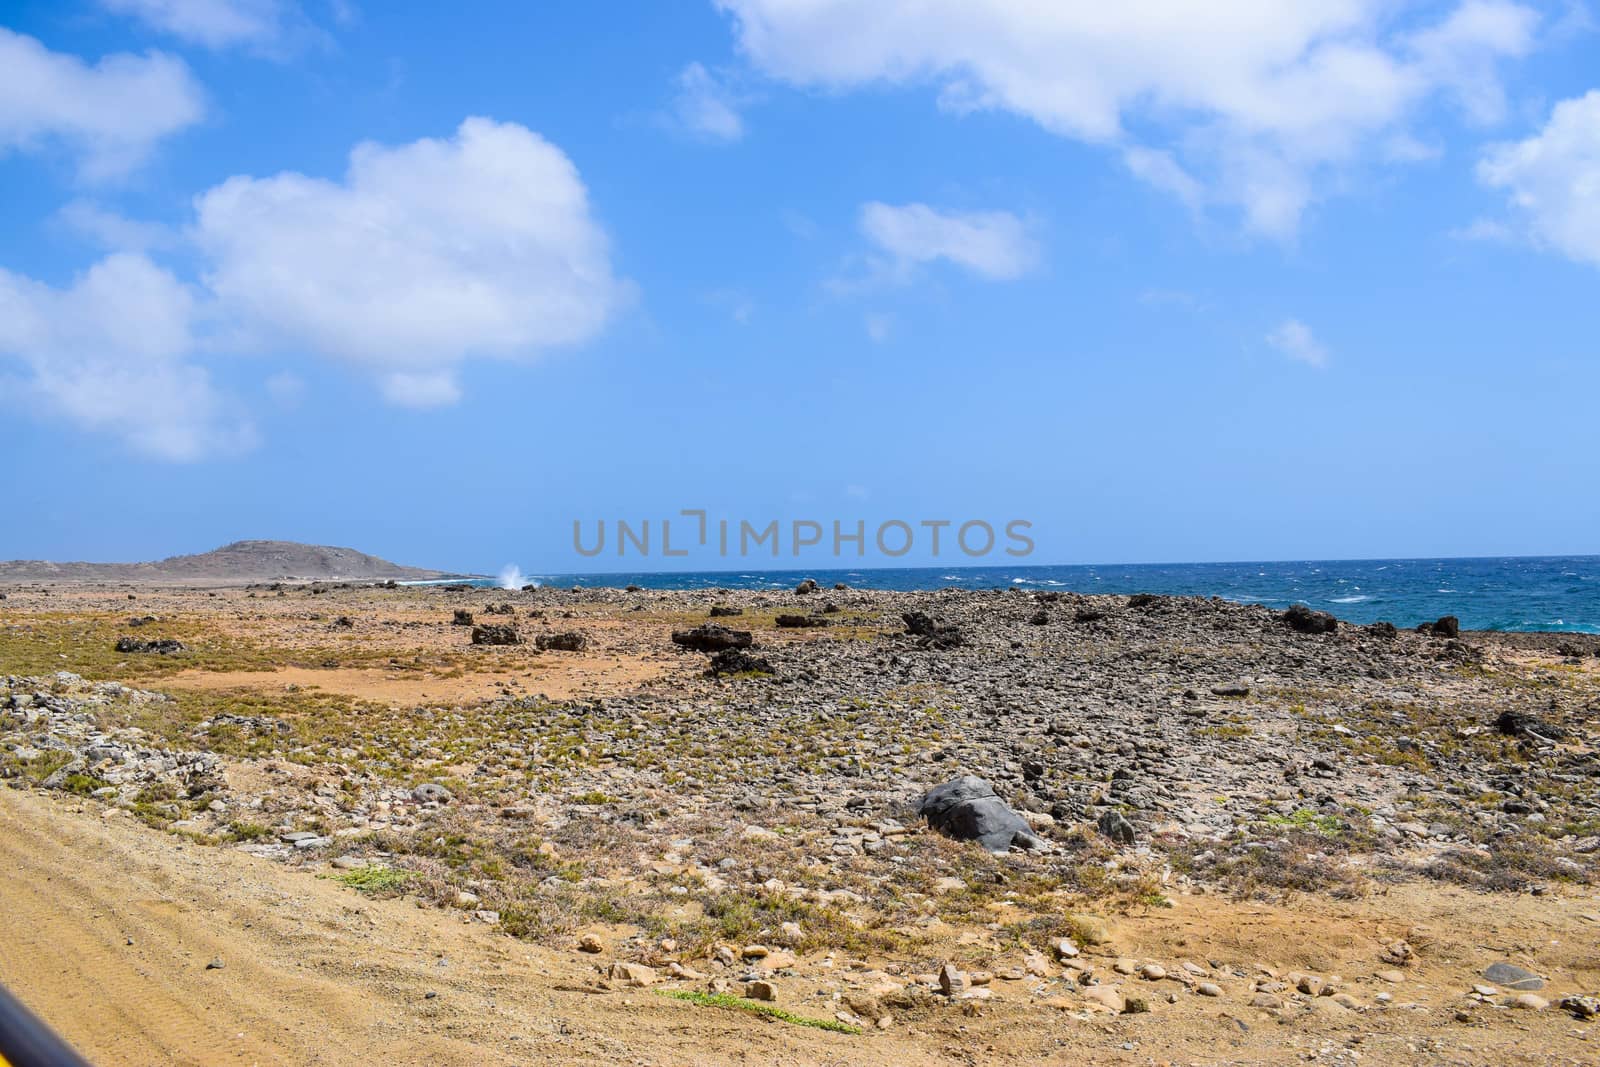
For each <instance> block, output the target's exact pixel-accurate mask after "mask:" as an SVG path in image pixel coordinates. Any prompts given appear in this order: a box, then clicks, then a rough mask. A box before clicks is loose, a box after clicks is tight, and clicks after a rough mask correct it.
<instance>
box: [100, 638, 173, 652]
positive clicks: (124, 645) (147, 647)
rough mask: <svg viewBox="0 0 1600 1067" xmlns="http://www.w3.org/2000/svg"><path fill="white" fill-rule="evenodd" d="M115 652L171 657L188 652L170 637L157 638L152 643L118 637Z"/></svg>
mask: <svg viewBox="0 0 1600 1067" xmlns="http://www.w3.org/2000/svg"><path fill="white" fill-rule="evenodd" d="M116 650H117V651H118V652H128V653H136V654H145V653H153V654H154V655H158V656H171V655H174V654H175V653H178V652H185V651H188V649H187V647H186V646H185V645H184V643H183V642H182V641H179V640H177V639H176V638H172V637H158V638H156V639H155V640H153V641H141V640H139V639H138V638H137V637H119V638H117V646H116Z"/></svg>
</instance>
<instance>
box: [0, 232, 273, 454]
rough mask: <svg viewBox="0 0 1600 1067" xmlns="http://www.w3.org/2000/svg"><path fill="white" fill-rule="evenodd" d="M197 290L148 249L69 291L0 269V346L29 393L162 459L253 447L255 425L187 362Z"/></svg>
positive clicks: (111, 263) (95, 271)
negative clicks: (21, 369) (19, 367)
mask: <svg viewBox="0 0 1600 1067" xmlns="http://www.w3.org/2000/svg"><path fill="white" fill-rule="evenodd" d="M194 304H195V296H194V294H193V293H192V292H191V291H190V290H189V289H188V288H187V287H186V286H184V285H183V284H182V283H180V282H179V281H178V280H177V279H176V278H174V277H173V276H172V275H171V274H169V273H167V272H166V271H164V270H162V269H161V268H159V267H157V266H156V265H155V264H153V263H151V262H150V260H148V259H146V258H145V257H144V256H141V255H135V254H131V253H117V254H114V255H111V256H107V257H106V258H105V259H103V260H101V261H100V262H99V263H97V264H95V266H94V267H92V268H91V269H90V270H89V271H88V272H87V273H85V274H84V275H83V276H82V277H80V278H78V279H77V280H76V281H74V282H73V284H72V285H71V286H70V287H69V288H67V289H54V288H51V287H49V286H46V285H42V284H40V283H38V282H36V281H33V280H31V279H28V278H23V277H20V276H18V275H15V274H12V273H10V272H8V271H4V270H0V353H4V354H8V355H11V356H14V357H17V358H19V359H20V360H21V361H22V363H23V364H24V365H25V366H26V368H27V369H28V371H29V372H30V377H28V378H27V379H26V383H25V386H24V389H25V392H26V395H27V396H28V397H29V398H31V399H34V400H36V401H37V402H38V403H39V404H41V405H42V406H43V407H44V408H45V409H47V410H49V411H51V412H53V413H55V414H58V415H61V416H63V417H65V418H67V419H69V420H71V421H73V422H75V423H77V424H79V425H81V426H83V427H85V428H86V429H90V430H94V431H98V432H103V433H109V434H113V435H115V436H117V437H119V438H121V439H122V440H124V441H126V442H127V443H128V444H129V445H131V446H132V447H133V448H134V449H135V450H136V451H139V452H141V453H144V454H146V455H149V456H154V457H156V458H160V459H171V460H193V459H199V458H201V457H203V456H206V455H209V454H215V453H231V452H236V451H240V450H242V449H245V448H249V447H250V446H251V445H252V444H253V443H254V441H255V431H254V429H253V428H252V426H251V425H250V424H249V422H248V421H247V420H244V419H243V418H241V417H240V416H239V415H238V413H237V412H236V411H234V410H233V409H232V408H231V406H230V404H229V403H228V401H227V400H226V399H225V398H224V397H223V396H221V395H220V394H219V393H218V392H217V391H216V390H215V389H214V388H213V387H212V385H211V382H210V378H209V376H208V375H207V373H206V371H205V369H204V368H202V367H200V366H197V365H196V364H194V363H192V362H190V361H189V356H190V354H191V352H192V351H193V348H194V338H193V336H192V333H191V327H192V320H193V318H194Z"/></svg>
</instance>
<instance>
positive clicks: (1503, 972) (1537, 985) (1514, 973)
mask: <svg viewBox="0 0 1600 1067" xmlns="http://www.w3.org/2000/svg"><path fill="white" fill-rule="evenodd" d="M1483 976H1484V977H1485V978H1487V979H1488V980H1489V981H1491V982H1493V983H1495V984H1496V985H1500V986H1504V987H1505V988H1507V989H1515V990H1518V991H1520V992H1532V991H1534V990H1536V989H1543V988H1544V979H1543V978H1540V977H1539V976H1538V975H1536V974H1534V973H1533V972H1532V971H1525V970H1523V969H1522V968H1521V967H1518V966H1517V965H1516V964H1514V963H1505V962H1501V963H1491V964H1489V966H1487V967H1485V968H1484V969H1483Z"/></svg>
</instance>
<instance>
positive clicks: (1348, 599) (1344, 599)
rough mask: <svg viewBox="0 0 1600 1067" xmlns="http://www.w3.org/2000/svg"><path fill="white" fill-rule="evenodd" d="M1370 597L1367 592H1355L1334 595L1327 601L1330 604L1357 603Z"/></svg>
mask: <svg viewBox="0 0 1600 1067" xmlns="http://www.w3.org/2000/svg"><path fill="white" fill-rule="evenodd" d="M1371 599H1372V598H1371V597H1370V596H1368V595H1367V594H1365V593H1357V594H1356V595H1355V596H1336V597H1334V598H1333V599H1332V600H1331V601H1329V603H1331V604H1359V603H1361V602H1362V601H1363V600H1371Z"/></svg>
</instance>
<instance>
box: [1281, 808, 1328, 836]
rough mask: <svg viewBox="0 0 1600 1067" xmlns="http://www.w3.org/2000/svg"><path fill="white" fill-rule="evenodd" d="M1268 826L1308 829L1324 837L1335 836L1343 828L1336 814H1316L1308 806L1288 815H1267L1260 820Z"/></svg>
mask: <svg viewBox="0 0 1600 1067" xmlns="http://www.w3.org/2000/svg"><path fill="white" fill-rule="evenodd" d="M1261 821H1262V822H1264V823H1266V824H1267V825H1268V826H1277V827H1281V828H1284V829H1289V830H1308V831H1310V832H1312V833H1318V834H1322V835H1323V836H1325V837H1335V836H1337V835H1338V834H1339V832H1340V831H1341V829H1342V828H1343V827H1342V826H1341V825H1340V823H1339V818H1338V816H1336V815H1318V814H1317V813H1316V812H1314V811H1312V810H1311V809H1310V808H1301V809H1299V810H1298V811H1296V812H1294V813H1293V814H1290V815H1278V814H1272V815H1268V816H1267V817H1266V818H1264V819H1262V820H1261Z"/></svg>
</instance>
